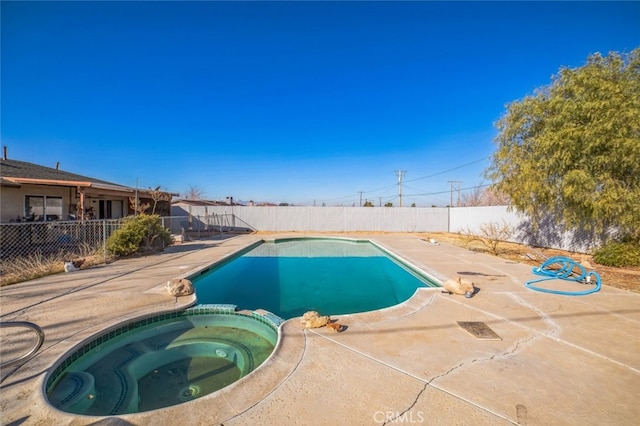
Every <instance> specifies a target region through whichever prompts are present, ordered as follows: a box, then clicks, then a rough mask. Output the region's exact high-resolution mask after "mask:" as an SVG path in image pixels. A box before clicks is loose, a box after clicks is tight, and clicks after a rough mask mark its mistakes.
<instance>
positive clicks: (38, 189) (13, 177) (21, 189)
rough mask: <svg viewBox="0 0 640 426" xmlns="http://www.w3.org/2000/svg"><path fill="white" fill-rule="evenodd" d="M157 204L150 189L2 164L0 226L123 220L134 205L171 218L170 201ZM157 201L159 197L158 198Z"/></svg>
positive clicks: (27, 165) (167, 197)
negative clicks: (139, 205) (26, 222)
mask: <svg viewBox="0 0 640 426" xmlns="http://www.w3.org/2000/svg"><path fill="white" fill-rule="evenodd" d="M161 194H162V195H164V198H165V199H164V200H162V201H157V202H154V200H153V198H154V195H155V194H154V193H153V191H151V190H140V189H136V188H131V187H128V186H124V185H118V184H116V183H112V182H107V181H104V180H100V179H96V178H92V177H88V176H82V175H77V174H75V173H70V172H66V171H63V170H60V169H59V168H58V165H56V167H55V168H51V167H45V166H41V165H38V164H34V163H28V162H26V161H18V160H11V159H8V158H7V151H6V148H5V150H4V155H3V157H2V158H1V159H0V221H1V222H22V221H54V220H74V219H79V220H87V219H118V218H121V217H124V216H128V215H130V214H133V213H134V210H133V205H135V200H136V199H137V200H138V203H139V204H141V205H144V204H148V205H149V206H150V207H149V208H148V212H149V213H151V210H152V207H151V206H153V205H154V204H155V205H156V209H155V213H157V214H160V215H162V216H166V215H168V214H169V211H170V206H171V196H172V195H173V194H169V193H161ZM156 199H157V197H156Z"/></svg>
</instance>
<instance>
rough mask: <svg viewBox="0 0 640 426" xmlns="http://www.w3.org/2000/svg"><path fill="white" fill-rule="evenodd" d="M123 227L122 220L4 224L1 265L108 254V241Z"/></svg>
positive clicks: (0, 241)
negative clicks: (26, 259) (31, 259)
mask: <svg viewBox="0 0 640 426" xmlns="http://www.w3.org/2000/svg"><path fill="white" fill-rule="evenodd" d="M121 224H122V222H121V221H120V220H85V221H54V222H22V223H2V224H0V262H1V263H2V265H4V264H5V263H6V262H10V261H12V260H16V259H18V258H24V257H31V256H39V257H41V258H48V257H65V256H67V257H70V258H72V257H74V256H80V255H82V254H85V253H87V252H88V251H97V250H99V249H100V248H102V249H103V250H102V251H103V252H106V250H104V245H105V244H106V241H107V239H108V238H109V236H110V235H111V234H112V233H113V232H115V231H116V230H117V229H118V228H120V226H121ZM3 269H4V268H3Z"/></svg>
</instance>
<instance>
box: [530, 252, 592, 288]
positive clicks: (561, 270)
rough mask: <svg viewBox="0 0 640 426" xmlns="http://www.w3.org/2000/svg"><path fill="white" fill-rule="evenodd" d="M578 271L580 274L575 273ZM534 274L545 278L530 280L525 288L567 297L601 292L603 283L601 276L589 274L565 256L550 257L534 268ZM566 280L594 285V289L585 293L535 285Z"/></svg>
mask: <svg viewBox="0 0 640 426" xmlns="http://www.w3.org/2000/svg"><path fill="white" fill-rule="evenodd" d="M576 269H577V271H578V272H575V270H576ZM533 273H534V274H536V275H539V276H542V277H543V278H539V279H535V280H530V281H527V282H526V283H524V285H525V287H527V288H530V289H532V290H536V291H541V292H544V293H552V294H561V295H565V296H584V295H587V294H591V293H595V292H597V291H600V288H601V287H602V282H601V280H600V275H598V273H597V272H595V271H590V272H587V270H586V269H585V268H584V266H582V265H581V264H580V263H578V262H576V261H574V260H572V259H569V258H568V257H565V256H555V257H550V258H549V259H547V260H545V261H544V262H543V263H542V265H540V267H536V268H533ZM557 279H561V280H565V281H575V282H579V283H583V284H587V285H593V284H595V286H594V287H592V288H589V289H588V290H584V291H564V290H552V289H548V288H542V287H537V286H535V285H534V284H535V283H539V282H542V281H549V280H557Z"/></svg>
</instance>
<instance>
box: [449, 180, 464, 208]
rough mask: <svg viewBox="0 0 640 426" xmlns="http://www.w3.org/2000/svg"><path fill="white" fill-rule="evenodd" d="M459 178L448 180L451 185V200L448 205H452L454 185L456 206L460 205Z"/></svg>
mask: <svg viewBox="0 0 640 426" xmlns="http://www.w3.org/2000/svg"><path fill="white" fill-rule="evenodd" d="M461 183H462V181H461V180H450V181H449V185H451V201H450V202H449V206H450V207H453V189H454V186H455V187H456V191H457V192H458V201H457V202H456V207H459V206H460V184H461Z"/></svg>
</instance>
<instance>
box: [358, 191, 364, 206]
mask: <svg viewBox="0 0 640 426" xmlns="http://www.w3.org/2000/svg"><path fill="white" fill-rule="evenodd" d="M363 193H364V191H358V194H360V207H362V194H363Z"/></svg>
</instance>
